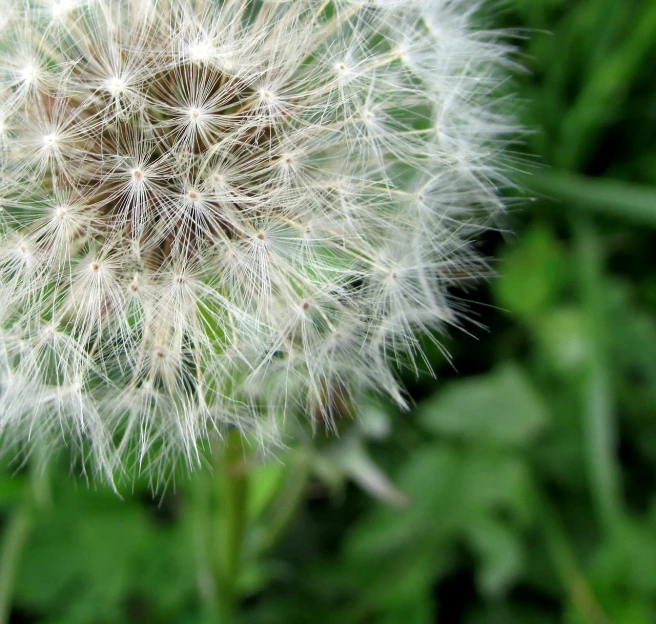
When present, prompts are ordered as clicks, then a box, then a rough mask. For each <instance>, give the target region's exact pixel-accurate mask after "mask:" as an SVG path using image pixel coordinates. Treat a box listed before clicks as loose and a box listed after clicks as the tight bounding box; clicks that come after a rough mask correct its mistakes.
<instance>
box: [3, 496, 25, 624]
mask: <svg viewBox="0 0 656 624" xmlns="http://www.w3.org/2000/svg"><path fill="white" fill-rule="evenodd" d="M31 528H32V501H31V500H30V499H29V497H28V496H24V497H23V500H22V501H21V502H20V504H19V506H18V508H17V509H16V510H15V511H14V513H13V514H12V516H11V517H10V519H9V522H8V524H7V527H6V529H5V533H4V536H3V539H2V546H1V548H2V551H1V552H0V624H7V622H9V617H10V615H11V599H12V596H13V591H14V583H15V580H16V572H17V569H18V564H19V562H20V557H21V554H22V552H23V549H24V548H25V545H26V544H27V539H28V537H29V534H30V529H31Z"/></svg>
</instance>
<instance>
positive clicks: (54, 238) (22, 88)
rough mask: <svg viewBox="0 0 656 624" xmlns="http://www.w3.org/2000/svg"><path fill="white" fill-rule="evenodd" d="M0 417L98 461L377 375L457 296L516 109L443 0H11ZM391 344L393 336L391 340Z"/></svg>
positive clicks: (18, 434)
mask: <svg viewBox="0 0 656 624" xmlns="http://www.w3.org/2000/svg"><path fill="white" fill-rule="evenodd" d="M3 13H4V15H3V16H2V19H3V22H4V23H3V31H2V32H3V35H2V44H0V206H1V207H2V210H1V211H0V435H1V436H2V439H3V441H4V445H5V448H16V447H20V448H24V449H27V450H29V449H30V448H32V445H34V444H39V445H41V446H43V447H47V448H55V447H57V446H58V445H59V443H62V442H63V443H65V444H70V445H73V446H77V447H78V448H80V449H83V453H84V457H85V459H88V460H90V461H91V462H92V463H94V464H95V466H96V468H97V469H98V470H100V471H103V472H105V473H106V474H107V475H111V474H112V473H113V472H114V471H115V470H116V469H117V468H118V467H119V466H122V465H123V466H125V465H130V466H134V465H136V466H137V468H151V469H152V468H153V467H154V466H156V467H160V466H162V465H164V464H166V463H168V462H170V461H172V460H176V459H182V460H183V461H184V462H186V463H188V464H189V465H192V464H193V463H194V462H196V461H197V460H198V457H199V448H201V447H202V445H203V443H204V441H206V440H207V439H208V438H210V437H212V436H219V437H220V436H222V435H223V434H224V433H225V432H226V431H228V430H231V429H233V428H237V429H239V430H240V431H242V432H243V433H244V435H245V436H248V437H250V438H251V439H255V440H258V441H260V442H261V443H262V444H269V443H272V442H276V441H278V440H279V439H281V438H282V437H283V423H284V421H285V420H286V419H291V418H295V417H297V416H298V415H302V414H310V415H313V422H314V423H315V424H316V415H317V414H319V415H320V417H321V419H322V420H323V421H324V422H325V423H326V424H327V425H328V426H330V423H331V420H330V419H331V416H332V414H333V411H334V403H335V401H336V399H335V398H334V397H339V401H338V402H339V404H340V405H341V406H348V405H350V404H352V400H351V399H352V397H353V395H356V394H358V393H359V392H361V391H363V390H366V389H370V388H373V389H377V390H380V391H384V392H386V393H388V394H389V395H390V396H392V397H393V398H394V399H395V400H397V401H398V402H399V403H401V404H404V399H403V392H402V390H401V388H400V387H399V383H398V381H397V378H396V375H395V373H394V370H395V367H396V366H397V365H398V364H399V363H400V362H401V361H404V362H406V363H407V362H408V361H412V360H413V359H415V360H416V359H417V358H421V348H420V345H419V341H418V337H417V336H418V335H420V334H425V333H429V334H430V335H433V336H435V335H436V334H435V331H436V330H440V329H442V328H444V326H446V325H453V324H457V323H459V321H460V314H461V313H460V311H459V308H458V306H457V305H454V303H453V301H454V300H453V295H452V294H451V293H450V290H451V289H452V287H453V286H456V285H457V283H458V282H459V281H460V280H462V279H468V278H470V277H472V276H474V277H475V276H476V275H478V274H479V273H480V271H481V270H482V268H483V263H482V261H481V260H479V259H478V258H477V256H476V252H475V249H474V247H473V241H474V240H475V236H476V235H477V234H478V233H479V232H480V231H481V230H482V229H484V228H485V227H487V226H488V225H489V224H490V223H491V221H492V220H493V219H494V216H495V215H496V213H498V212H499V211H500V210H501V209H502V208H503V205H502V202H501V201H500V200H499V196H498V194H499V189H500V188H502V187H504V186H505V185H507V181H506V178H505V173H504V170H505V167H504V165H503V159H502V156H501V152H502V149H503V147H504V145H505V144H506V143H507V142H508V140H509V138H510V137H512V135H513V133H514V132H515V128H514V127H513V124H512V121H509V120H508V119H506V117H505V116H504V114H503V111H502V110H499V108H500V107H499V106H498V105H497V104H496V103H495V102H498V100H496V99H495V98H494V95H495V94H496V93H497V92H498V89H499V86H500V85H501V84H502V82H503V81H504V79H505V74H506V73H507V71H506V70H507V65H508V61H507V57H508V52H509V50H508V48H507V46H506V45H505V44H502V43H500V42H499V40H498V37H496V36H495V34H494V33H490V32H481V31H477V30H474V29H473V27H472V23H471V21H472V15H473V11H472V3H471V2H469V1H468V0H403V1H395V0H293V1H282V0H280V1H273V0H234V1H232V0H231V1H230V2H204V1H202V0H197V1H193V0H162V1H161V2H158V3H156V4H155V3H151V2H149V1H148V0H86V1H84V2H83V1H80V0H67V1H58V2H46V1H45V0H44V1H39V2H32V1H29V2H28V1H27V0H16V1H15V2H12V3H10V6H9V7H8V8H7V10H6V11H3ZM408 354H409V355H410V358H408V357H407V356H408Z"/></svg>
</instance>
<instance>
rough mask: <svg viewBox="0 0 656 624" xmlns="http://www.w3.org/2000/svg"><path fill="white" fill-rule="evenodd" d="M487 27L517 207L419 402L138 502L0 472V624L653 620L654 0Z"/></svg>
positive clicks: (596, 0) (435, 357) (516, 15)
mask: <svg viewBox="0 0 656 624" xmlns="http://www.w3.org/2000/svg"><path fill="white" fill-rule="evenodd" d="M492 19H493V21H494V23H495V24H501V25H503V26H507V27H510V28H513V29H519V30H518V31H516V32H519V33H520V38H519V45H520V47H521V49H522V62H523V64H524V65H525V66H526V68H527V71H526V72H524V73H520V74H519V75H518V77H517V83H518V86H519V90H520V93H521V99H522V101H523V105H522V107H521V113H520V114H521V117H522V121H523V124H524V125H525V127H526V128H527V129H529V130H530V132H529V134H528V136H527V139H526V145H525V146H524V147H523V148H521V149H522V150H525V151H526V152H527V153H530V154H533V155H536V156H537V159H535V158H534V157H533V158H532V161H534V160H537V167H536V168H534V170H533V172H532V174H531V175H529V176H526V175H523V174H522V173H521V171H518V179H519V180H520V183H521V184H522V185H523V186H524V188H525V189H529V191H528V193H529V194H530V195H532V196H534V197H535V201H533V202H531V203H529V205H526V203H523V204H522V203H520V202H519V201H518V202H516V204H515V206H514V207H513V209H512V210H511V213H510V217H509V222H508V223H507V224H504V225H506V226H507V229H508V231H512V232H513V234H512V235H509V234H505V235H504V234H503V233H498V234H492V235H490V236H489V238H488V240H487V241H485V248H484V251H485V253H486V254H488V255H489V256H490V257H494V258H496V260H495V261H494V264H495V268H496V269H497V271H498V272H499V274H500V275H501V276H502V277H500V278H496V279H494V280H491V281H490V283H489V284H486V285H482V286H481V287H480V288H479V289H478V290H476V291H475V292H472V293H468V297H470V298H471V299H472V302H471V304H470V307H471V312H472V319H473V320H474V321H475V324H474V325H472V326H471V327H470V330H471V335H468V334H466V333H458V334H457V335H453V336H452V337H451V338H450V339H448V340H447V341H446V343H445V346H446V348H447V349H448V351H449V352H450V353H451V355H452V360H451V362H449V361H448V360H446V359H445V358H444V357H443V356H442V355H441V354H440V353H439V351H438V350H437V349H435V348H434V347H431V345H430V344H429V343H428V344H427V352H428V353H429V359H430V363H431V365H432V367H433V368H434V370H435V372H436V374H437V378H436V379H433V378H432V377H431V376H430V375H428V374H425V373H422V374H421V375H420V376H419V378H415V377H414V376H412V375H408V376H407V380H406V381H407V385H408V388H409V392H410V394H411V395H412V397H413V398H414V400H415V402H416V408H415V409H414V410H413V411H412V412H411V413H409V414H406V413H400V412H399V411H397V410H396V409H395V408H393V407H391V406H390V405H388V404H386V403H384V402H380V401H376V400H373V399H372V400H371V402H369V403H366V404H364V405H362V406H361V411H362V417H361V418H360V419H359V420H358V421H357V422H355V423H351V422H344V423H342V425H343V426H342V432H341V436H340V438H339V439H334V438H328V437H326V439H325V440H323V439H321V438H318V439H316V440H314V441H313V442H312V444H309V443H307V444H306V443H301V444H300V445H299V446H298V448H295V449H292V450H290V451H289V452H287V453H285V454H284V455H283V456H282V457H281V458H280V461H270V462H267V463H263V464H262V463H255V462H250V463H249V462H246V463H244V460H243V454H242V453H241V449H240V448H235V446H238V445H235V444H234V443H233V444H232V445H231V446H229V447H228V450H227V451H226V452H225V453H224V454H223V455H222V456H217V457H216V458H215V459H216V462H217V464H218V465H223V467H224V470H221V469H219V470H217V471H216V472H215V473H214V474H212V473H211V472H209V471H205V472H203V473H198V474H196V475H195V476H194V477H193V479H192V480H191V481H189V480H187V479H185V478H182V479H180V480H178V481H177V483H176V484H175V486H174V485H173V484H171V485H170V486H169V487H168V489H167V490H166V491H165V493H164V494H163V495H162V496H159V497H156V498H153V497H152V496H151V494H150V490H149V486H148V483H147V482H144V483H136V484H134V486H133V487H130V488H128V487H124V488H122V489H121V490H120V494H121V498H119V497H118V496H117V495H116V494H115V493H114V492H112V491H111V490H109V489H108V488H104V487H101V486H98V485H94V484H91V485H88V484H87V482H86V481H85V480H84V479H81V478H79V477H78V468H76V467H73V468H72V469H69V466H68V463H67V461H66V460H65V459H62V461H61V463H59V464H55V465H52V466H51V467H50V469H49V470H48V472H47V473H46V474H45V475H42V474H40V473H38V472H35V471H31V470H30V467H29V465H28V466H27V467H25V466H22V467H19V466H16V465H11V466H5V467H4V468H3V471H2V472H0V529H1V530H2V533H1V535H2V537H1V538H0V539H1V541H0V624H4V623H5V622H9V621H10V622H13V623H20V622H39V623H44V624H45V623H47V624H110V623H131V622H135V623H137V622H138V623H144V622H152V623H169V622H170V623H176V624H177V623H180V624H194V623H198V624H201V623H205V622H221V621H223V622H226V624H227V623H228V622H231V621H238V622H242V623H243V624H269V623H271V624H274V623H275V624H278V623H293V624H296V623H298V624H303V623H305V622H308V623H309V622H312V623H316V624H322V623H326V624H327V623H334V622H340V623H343V624H366V623H375V624H424V623H430V622H438V621H439V622H443V623H446V624H452V623H453V624H459V623H463V624H547V623H552V622H563V623H565V624H600V623H603V624H610V623H613V624H653V623H654V622H656V413H655V411H656V410H655V409H654V406H655V404H656V272H655V271H654V268H655V262H654V261H655V259H656V236H655V230H654V228H656V149H655V148H654V146H655V145H656V81H655V80H654V70H653V68H654V66H655V65H656V45H654V43H655V42H656V2H655V1H654V0H621V1H619V0H506V1H505V2H503V3H501V6H499V4H496V5H495V10H494V15H493V16H492ZM517 157H518V159H517V163H518V169H519V170H525V169H527V167H525V166H523V165H522V164H521V163H522V162H524V163H525V162H526V157H525V156H522V155H521V154H519V153H518V154H517ZM479 324H480V326H479ZM482 326H484V327H486V328H487V329H483V327H482ZM32 463H34V462H32ZM71 473H72V474H71ZM226 474H231V475H232V476H231V477H230V478H229V479H226V478H225V475H226ZM221 475H224V476H223V477H222V476H221ZM384 475H388V476H389V480H388V479H386V478H385V476H384ZM392 484H393V485H392ZM237 607H238V608H237ZM236 611H238V615H235V612H236Z"/></svg>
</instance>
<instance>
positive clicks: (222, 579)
mask: <svg viewBox="0 0 656 624" xmlns="http://www.w3.org/2000/svg"><path fill="white" fill-rule="evenodd" d="M215 454H216V461H217V463H216V466H217V472H218V474H217V477H218V479H219V487H220V492H219V494H220V502H221V507H220V515H221V523H220V530H221V538H220V540H219V548H220V551H219V552H218V553H217V564H218V570H217V574H218V584H219V614H220V619H219V621H220V622H221V624H232V623H233V622H236V621H237V610H238V603H239V587H238V581H239V572H240V567H241V562H242V552H243V541H244V535H245V527H246V501H247V499H246V495H247V475H246V473H245V469H244V467H243V448H242V445H241V441H240V437H239V435H238V433H235V432H233V433H232V434H230V435H229V436H228V438H227V439H226V440H225V443H224V444H223V445H222V448H219V449H216V450H215Z"/></svg>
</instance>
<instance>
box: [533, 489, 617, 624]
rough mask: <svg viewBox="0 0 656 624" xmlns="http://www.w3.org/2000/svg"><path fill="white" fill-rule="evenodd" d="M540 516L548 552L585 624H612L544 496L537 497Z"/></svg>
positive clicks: (538, 515)
mask: <svg viewBox="0 0 656 624" xmlns="http://www.w3.org/2000/svg"><path fill="white" fill-rule="evenodd" d="M537 503H538V511H539V513H538V514H537V517H538V518H539V520H540V526H541V528H542V530H543V531H544V536H545V545H546V547H547V553H548V555H549V557H550V558H551V563H552V565H553V567H554V569H555V571H556V574H557V575H558V576H559V577H560V580H561V582H562V584H563V586H564V587H565V588H566V590H567V593H568V594H569V597H570V600H571V601H572V604H573V605H574V607H575V608H576V610H577V611H578V612H579V613H580V615H581V617H582V618H583V621H584V622H586V624H610V620H609V619H608V617H607V616H606V614H605V613H604V611H603V609H602V608H601V606H600V604H599V602H598V601H597V597H596V596H595V594H594V592H593V591H592V589H591V587H590V585H589V583H588V581H587V579H586V578H585V575H584V574H583V572H581V570H580V568H579V565H578V562H577V560H576V557H575V556H574V553H573V552H572V548H571V546H570V545H569V543H568V541H567V537H566V535H565V532H564V531H563V529H562V527H561V526H560V522H559V520H558V518H557V516H556V512H555V511H554V509H553V507H552V505H551V504H550V503H549V501H548V500H547V499H546V497H545V496H544V495H541V494H538V495H537Z"/></svg>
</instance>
